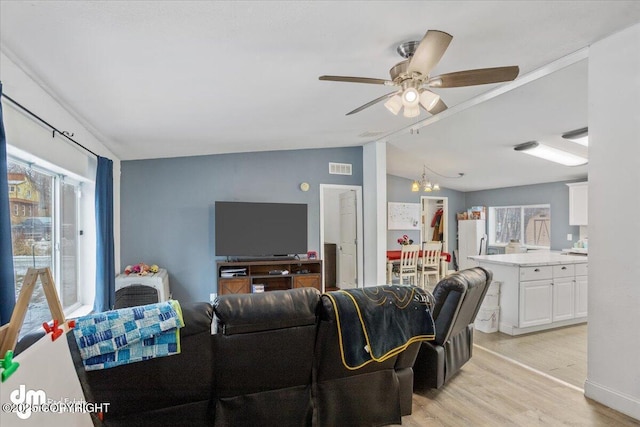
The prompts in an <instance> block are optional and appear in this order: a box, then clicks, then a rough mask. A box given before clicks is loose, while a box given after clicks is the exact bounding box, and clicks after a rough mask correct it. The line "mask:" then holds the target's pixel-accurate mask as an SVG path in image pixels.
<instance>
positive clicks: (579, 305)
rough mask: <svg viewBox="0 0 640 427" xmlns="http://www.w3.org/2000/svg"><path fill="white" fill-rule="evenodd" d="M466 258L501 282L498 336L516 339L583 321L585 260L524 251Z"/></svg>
mask: <svg viewBox="0 0 640 427" xmlns="http://www.w3.org/2000/svg"><path fill="white" fill-rule="evenodd" d="M469 258H470V259H473V260H475V261H476V262H478V263H479V265H480V266H481V267H483V268H485V269H487V270H491V271H492V272H493V280H494V281H498V282H501V285H500V322H499V325H498V330H499V331H500V332H503V333H506V334H509V335H520V334H525V333H529V332H536V331H540V330H544V329H550V328H557V327H561V326H567V325H573V324H576V323H584V322H586V321H587V276H588V274H587V271H588V270H587V268H588V264H587V257H585V256H580V255H563V254H560V253H556V252H528V253H518V254H501V255H476V256H470V257H469Z"/></svg>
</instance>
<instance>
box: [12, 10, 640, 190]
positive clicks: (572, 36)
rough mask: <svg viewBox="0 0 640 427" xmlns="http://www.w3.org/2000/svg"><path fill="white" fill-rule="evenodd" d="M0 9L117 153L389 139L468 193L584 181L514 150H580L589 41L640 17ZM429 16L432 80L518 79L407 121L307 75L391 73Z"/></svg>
mask: <svg viewBox="0 0 640 427" xmlns="http://www.w3.org/2000/svg"><path fill="white" fill-rule="evenodd" d="M0 15H1V21H0V48H1V49H2V51H3V52H4V53H5V54H6V55H7V56H8V57H9V58H11V59H12V60H13V61H15V62H16V63H17V64H18V65H19V66H20V67H22V68H23V69H24V70H25V71H27V72H28V73H29V74H30V75H31V76H32V77H33V78H34V79H35V80H36V81H37V82H39V84H41V85H42V86H43V87H44V88H46V90H48V91H49V93H51V94H52V95H53V96H54V97H55V98H57V99H58V100H59V101H60V102H61V103H62V104H63V105H64V106H65V107H66V108H67V109H68V110H70V111H71V112H72V113H73V114H74V115H75V116H76V117H77V118H78V119H79V120H80V121H81V122H82V123H84V124H85V125H86V126H87V127H88V128H89V129H91V130H92V132H94V133H95V134H96V136H98V137H99V138H100V139H102V140H103V141H104V143H105V144H106V145H107V146H108V147H110V148H111V150H112V151H113V152H114V153H116V154H117V155H118V156H119V158H121V159H122V160H128V159H144V158H157V157H173V156H192V155H205V154H215V153H229V152H250V151H262V150H290V149H305V148H322V147H343V146H355V145H362V144H365V143H368V142H372V141H375V140H378V139H383V140H385V141H387V142H388V162H387V169H388V172H389V173H391V174H394V175H398V176H403V177H406V178H410V179H414V178H417V177H418V176H419V175H420V174H421V173H422V169H423V165H427V166H428V167H429V168H431V169H433V170H434V171H436V172H438V173H440V174H442V175H447V176H455V175H457V174H458V173H459V172H462V173H464V174H465V176H464V177H463V178H460V179H447V178H439V181H440V185H441V186H445V187H449V188H453V189H456V190H461V191H470V190H477V189H485V188H497V187H506V186H513V185H523V184H532V183H540V182H550V181H557V180H566V179H577V178H583V177H585V176H586V174H587V170H588V166H578V167H566V166H560V165H555V164H552V163H550V162H546V161H544V160H539V159H535V158H532V157H530V156H524V155H522V154H520V153H516V152H514V151H513V146H514V145H516V144H518V143H522V142H526V141H530V140H539V141H546V142H548V143H549V144H550V145H554V146H558V147H562V146H564V147H565V148H566V149H567V150H571V151H576V152H582V153H584V154H586V149H584V148H582V147H580V146H576V145H575V144H572V143H568V142H566V141H564V140H562V138H560V135H561V134H562V133H563V132H566V131H570V130H574V129H577V128H581V127H584V126H587V125H588V123H587V108H588V99H587V72H588V66H587V65H588V64H587V56H588V46H589V45H590V44H592V43H594V42H596V41H598V40H600V39H602V38H604V37H606V36H608V35H610V34H613V33H615V32H616V31H619V30H621V29H624V28H626V27H629V26H631V25H633V24H635V23H638V22H640V2H638V1H615V2H612V1H468V2H457V1H415V2H403V1H376V2H364V1H362V2H356V1H342V2H332V1H298V2H288V1H287V2H285V1H242V2H236V1H233V2H231V1H230V2H213V1H210V2H206V1H158V2H154V1H131V2H107V1H75V2H58V1H22V2H8V1H3V2H1V3H0ZM429 29H437V30H442V31H445V32H447V33H449V34H451V35H453V41H452V42H451V44H450V45H449V48H448V50H447V51H446V53H445V55H444V56H443V58H442V60H441V61H440V62H439V64H438V65H437V66H436V68H435V69H434V70H433V72H432V75H435V74H441V73H447V72H453V71H459V70H466V69H473V68H484V67H496V66H505V65H518V66H519V67H520V75H519V77H518V78H517V79H516V80H515V81H513V82H510V83H506V84H491V85H483V86H474V87H467V88H455V89H451V88H450V89H436V90H435V92H437V93H438V94H439V95H441V97H442V99H443V100H444V101H445V102H446V103H447V105H448V106H449V109H448V110H446V111H445V112H443V113H440V114H437V115H435V116H430V115H429V114H428V113H426V112H424V111H423V112H422V114H421V115H420V116H419V117H417V118H412V119H408V118H405V117H403V116H402V114H400V115H399V116H393V115H392V114H391V113H389V112H388V111H387V110H386V108H385V107H384V106H383V104H382V103H379V104H376V105H374V106H372V107H370V108H367V109H365V110H363V111H361V112H360V113H357V114H354V115H351V116H345V113H347V112H348V111H351V110H353V109H354V108H356V107H358V106H360V105H362V104H365V103H366V102H368V101H371V100H373V99H374V98H377V97H379V96H381V95H383V94H385V93H388V92H390V89H389V88H388V87H384V86H382V85H379V86H378V85H367V84H350V83H338V82H326V81H319V80H318V77H319V76H320V75H323V74H334V75H349V76H364V77H376V78H384V79H386V78H388V77H389V75H388V72H389V68H391V67H392V66H393V65H394V64H396V63H397V62H399V61H400V60H402V58H401V57H400V56H399V55H398V54H397V53H396V47H397V45H398V44H399V43H401V42H404V41H409V40H420V39H421V38H422V36H423V35H424V33H425V32H426V31H427V30H429ZM0 77H1V76H0ZM612 78H615V76H612ZM4 83H5V90H6V91H7V93H9V92H10V89H11V82H4Z"/></svg>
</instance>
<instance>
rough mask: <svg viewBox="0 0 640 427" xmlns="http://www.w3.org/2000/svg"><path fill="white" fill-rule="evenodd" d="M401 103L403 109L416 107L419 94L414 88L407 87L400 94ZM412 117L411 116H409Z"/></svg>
mask: <svg viewBox="0 0 640 427" xmlns="http://www.w3.org/2000/svg"><path fill="white" fill-rule="evenodd" d="M402 103H403V104H404V107H405V108H407V107H409V108H410V107H416V106H418V103H420V93H418V90H417V89H416V88H414V87H408V88H406V89H405V90H404V92H402ZM411 117H413V116H411Z"/></svg>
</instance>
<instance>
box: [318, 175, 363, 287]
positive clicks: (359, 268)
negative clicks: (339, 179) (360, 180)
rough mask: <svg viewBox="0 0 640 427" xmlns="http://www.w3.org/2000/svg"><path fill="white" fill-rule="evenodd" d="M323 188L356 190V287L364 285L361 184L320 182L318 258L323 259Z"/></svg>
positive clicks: (323, 284)
mask: <svg viewBox="0 0 640 427" xmlns="http://www.w3.org/2000/svg"><path fill="white" fill-rule="evenodd" d="M325 190H344V191H355V192H356V240H357V242H356V251H357V252H358V254H357V265H356V283H357V286H356V287H358V288H362V287H363V286H364V280H363V279H364V277H363V274H364V245H363V237H364V226H363V217H364V216H363V213H362V209H363V208H362V186H361V185H340V184H320V239H319V241H320V248H319V249H320V259H324V229H325V225H324V221H325V218H324V206H325V200H324V197H325ZM324 281H325V275H324V274H323V275H322V289H323V290H324V289H325V287H324V286H325V283H324Z"/></svg>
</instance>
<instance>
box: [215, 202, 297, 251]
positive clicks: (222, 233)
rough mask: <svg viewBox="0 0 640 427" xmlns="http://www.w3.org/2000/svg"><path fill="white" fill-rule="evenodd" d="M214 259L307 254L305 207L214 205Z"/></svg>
mask: <svg viewBox="0 0 640 427" xmlns="http://www.w3.org/2000/svg"><path fill="white" fill-rule="evenodd" d="M215 231H216V237H215V240H216V255H217V256H227V257H271V256H288V255H297V254H303V253H304V254H306V253H307V205H306V204H297V203H252V202H216V205H215Z"/></svg>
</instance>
